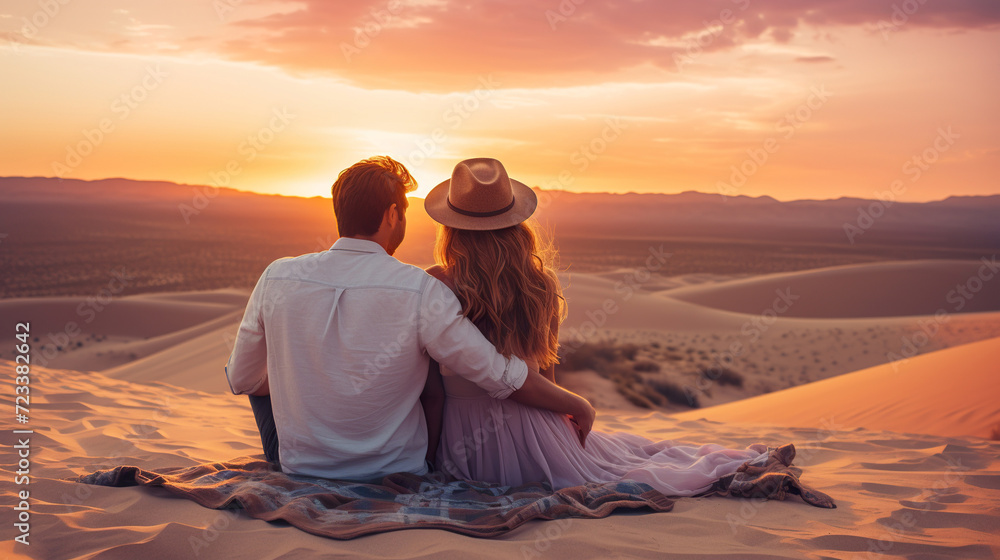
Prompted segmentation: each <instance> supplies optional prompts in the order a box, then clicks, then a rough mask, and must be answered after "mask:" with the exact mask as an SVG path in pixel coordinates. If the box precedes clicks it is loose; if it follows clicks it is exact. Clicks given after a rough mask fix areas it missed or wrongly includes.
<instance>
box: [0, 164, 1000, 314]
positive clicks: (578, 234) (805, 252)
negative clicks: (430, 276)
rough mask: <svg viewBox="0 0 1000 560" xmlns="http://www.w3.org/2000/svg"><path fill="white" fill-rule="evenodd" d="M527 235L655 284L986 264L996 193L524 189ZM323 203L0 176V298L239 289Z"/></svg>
mask: <svg viewBox="0 0 1000 560" xmlns="http://www.w3.org/2000/svg"><path fill="white" fill-rule="evenodd" d="M536 192H537V195H538V199H539V207H538V210H537V212H536V213H535V217H536V218H537V220H538V222H539V223H540V224H541V225H542V226H543V227H544V228H545V229H546V230H547V231H549V232H551V233H552V234H554V238H555V241H556V243H557V245H558V247H559V249H560V252H561V254H562V261H561V262H562V265H563V267H565V268H569V269H571V270H576V271H587V270H589V271H614V270H618V269H623V268H629V267H636V266H641V263H642V262H643V260H644V259H645V258H646V255H647V252H648V250H649V249H650V248H651V247H661V246H664V245H665V249H664V250H666V251H670V252H672V253H674V256H673V257H672V259H671V261H670V266H669V267H668V269H667V270H665V271H664V274H667V275H677V274H688V273H702V272H707V273H716V274H762V273H767V272H777V271H790V270H803V269H810V268H816V267H821V266H833V265H838V264H850V263H858V262H871V261H877V260H901V259H928V258H929V259H937V258H949V259H955V258H959V259H973V260H978V259H980V258H982V257H984V256H989V255H993V254H996V253H998V252H1000V196H984V197H951V198H948V199H947V200H942V201H938V202H928V203H902V202H896V203H890V202H882V201H878V200H862V199H857V198H841V199H838V200H800V201H792V202H780V201H777V200H775V199H773V198H770V197H757V198H751V197H746V196H736V197H729V198H726V197H723V196H722V195H719V194H705V193H698V192H684V193H680V194H635V193H628V194H608V193H573V192H565V191H542V190H537V191H536ZM436 230H437V226H436V224H435V223H434V222H433V221H431V220H430V218H429V217H428V216H427V214H426V213H425V212H424V210H423V201H422V200H420V199H411V204H410V210H409V211H408V213H407V236H406V241H405V242H404V243H403V245H402V247H400V250H399V251H398V252H397V254H396V256H397V257H399V258H400V259H401V260H403V261H406V262H411V263H414V264H418V265H426V264H430V263H432V262H433V258H432V248H433V240H434V236H435V232H436ZM336 233H337V228H336V222H335V219H334V216H333V209H332V204H331V202H330V199H329V198H323V197H313V198H301V197H287V196H278V195H263V194H257V193H251V192H244V191H237V190H234V189H224V188H223V189H214V188H211V187H205V186H199V185H179V184H175V183H169V182H163V181H134V180H129V179H104V180H100V181H82V180H76V179H66V180H59V179H54V178H43V177H2V178H0V270H3V272H4V274H3V275H2V276H0V297H5V294H7V295H8V296H9V295H14V296H25V295H45V294H70V293H72V294H80V293H83V294H87V293H94V291H95V290H99V289H100V288H101V286H102V285H104V284H105V283H106V282H107V275H108V270H111V269H113V268H114V267H123V266H127V267H130V270H134V271H136V274H137V280H136V281H135V285H134V286H133V288H134V289H136V290H139V291H150V290H160V289H175V290H176V289H211V288H215V287H226V286H239V287H247V286H252V285H253V283H254V282H255V281H256V279H257V277H258V276H259V274H260V271H261V270H263V267H264V266H266V265H267V263H269V262H271V261H272V260H274V259H275V258H278V257H282V256H288V255H298V254H302V253H306V252H314V251H320V250H324V249H327V248H329V246H330V245H332V244H333V242H334V241H335V240H336V237H337V235H336Z"/></svg>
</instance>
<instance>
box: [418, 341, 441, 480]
mask: <svg viewBox="0 0 1000 560" xmlns="http://www.w3.org/2000/svg"><path fill="white" fill-rule="evenodd" d="M420 405H421V406H422V407H424V418H425V419H426V420H427V461H428V462H429V463H430V464H432V465H435V462H436V461H437V449H438V444H439V443H440V441H441V422H442V418H443V417H444V382H443V381H442V380H441V367H440V366H439V365H438V363H437V362H436V361H434V360H433V359H432V360H431V363H430V367H429V368H428V369H427V383H425V384H424V391H423V392H422V393H420Z"/></svg>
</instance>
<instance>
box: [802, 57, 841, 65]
mask: <svg viewBox="0 0 1000 560" xmlns="http://www.w3.org/2000/svg"><path fill="white" fill-rule="evenodd" d="M834 60H836V59H834V58H833V57H832V56H800V57H796V59H795V62H805V63H807V64H821V63H823V62H833V61H834Z"/></svg>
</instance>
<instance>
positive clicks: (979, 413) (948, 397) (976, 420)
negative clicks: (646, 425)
mask: <svg viewBox="0 0 1000 560" xmlns="http://www.w3.org/2000/svg"><path fill="white" fill-rule="evenodd" d="M678 418H684V419H693V418H702V419H709V420H713V421H716V422H724V423H739V424H746V423H749V424H762V423H763V424H774V425H780V426H796V427H809V428H818V429H822V428H830V427H832V426H837V427H839V428H865V429H867V430H875V431H892V432H902V433H918V434H934V435H939V436H974V437H981V438H989V437H990V436H991V434H993V433H994V430H996V431H997V432H1000V338H994V339H991V340H985V341H982V342H976V343H973V344H968V345H965V346H959V347H957V348H951V349H948V350H941V351H939V352H934V353H932V354H927V355H924V356H919V357H916V358H912V359H909V360H906V361H902V362H899V363H895V364H886V365H882V366H877V367H873V368H869V369H865V370H862V371H858V372H854V373H849V374H846V375H841V376H838V377H834V378H831V379H825V380H823V381H817V382H815V383H810V384H808V385H802V386H800V387H795V388H792V389H786V390H784V391H778V392H776V393H772V394H769V395H762V396H759V397H755V398H752V399H747V400H743V401H739V402H735V403H730V404H726V405H721V406H716V407H712V408H708V409H703V410H698V411H692V412H688V413H684V414H680V415H678Z"/></svg>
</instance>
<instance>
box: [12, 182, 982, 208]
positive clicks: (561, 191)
mask: <svg viewBox="0 0 1000 560" xmlns="http://www.w3.org/2000/svg"><path fill="white" fill-rule="evenodd" d="M2 179H50V180H51V179H55V180H57V181H83V182H85V183H96V182H100V181H115V180H121V181H131V182H134V183H170V184H172V185H177V186H185V187H206V188H217V189H222V190H228V191H233V192H239V193H246V194H255V195H260V196H280V197H284V198H303V199H311V198H327V199H329V198H330V197H329V196H324V195H315V196H302V195H294V194H282V193H273V192H260V191H253V190H245V189H239V188H236V187H229V186H226V187H219V186H212V185H206V184H195V183H178V182H176V181H170V180H167V179H132V178H129V177H104V178H101V179H79V178H76V177H49V176H44V175H32V176H24V175H2V176H0V180H2ZM531 189H532V190H535V191H539V192H546V193H569V194H579V195H612V196H624V195H643V196H645V195H654V196H655V195H659V196H680V195H685V194H698V195H704V196H721V197H723V198H725V199H729V198H737V199H739V198H744V199H750V200H760V199H770V200H773V201H775V202H778V203H786V202H836V201H838V200H844V199H848V200H863V201H872V202H874V201H880V200H881V201H883V202H884V200H882V199H880V198H878V197H877V195H878V194H879V193H874V192H873V193H872V194H873V195H874V197H873V198H860V197H856V196H840V197H837V198H796V199H789V200H781V199H778V198H775V197H773V196H771V195H767V194H762V195H757V196H753V195H749V194H736V195H726V194H722V193H711V192H704V191H698V190H694V189H690V190H685V191H680V192H658V191H654V192H638V191H626V192H610V191H572V190H566V189H544V188H542V187H540V186H537V185H535V186H532V187H531ZM992 197H1000V193H994V194H952V195H949V196H947V197H946V198H941V199H931V200H922V201H905V200H902V201H901V200H892V203H900V204H930V203H934V202H945V201H947V200H951V199H953V198H992ZM407 198H408V199H415V200H424V198H425V197H420V196H407Z"/></svg>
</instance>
